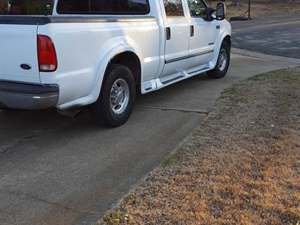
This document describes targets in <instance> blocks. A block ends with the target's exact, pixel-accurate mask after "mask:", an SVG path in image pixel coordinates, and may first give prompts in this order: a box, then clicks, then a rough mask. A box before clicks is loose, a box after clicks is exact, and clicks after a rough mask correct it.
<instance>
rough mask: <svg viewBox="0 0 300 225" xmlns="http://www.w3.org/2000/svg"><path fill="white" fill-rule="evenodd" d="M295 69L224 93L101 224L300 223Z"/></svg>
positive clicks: (299, 95)
mask: <svg viewBox="0 0 300 225" xmlns="http://www.w3.org/2000/svg"><path fill="white" fill-rule="evenodd" d="M299 99H300V68H297V69H287V70H280V71H276V72H271V73H268V74H263V75H258V76H256V77H254V78H251V79H249V80H247V81H243V82H241V83H239V84H237V85H234V86H233V87H232V88H230V89H228V90H226V91H225V92H224V93H223V94H222V97H221V98H219V100H218V101H217V104H216V106H215V109H214V110H213V111H212V112H211V113H210V114H209V115H208V117H207V119H206V120H205V121H204V122H203V123H202V124H199V127H198V129H196V130H195V131H194V132H193V134H192V135H191V136H190V137H189V138H188V139H187V140H186V141H185V142H184V143H183V144H182V145H181V147H179V149H178V150H177V151H176V152H174V153H173V154H171V155H170V157H168V158H167V159H166V160H165V161H164V162H163V163H162V165H161V167H159V168H157V169H155V170H154V171H153V172H152V173H151V174H150V175H149V176H148V177H147V178H146V179H145V180H144V181H143V182H142V184H141V185H139V186H138V187H137V188H136V189H135V190H134V191H132V192H131V193H130V194H129V195H128V196H126V197H125V198H124V199H123V200H122V201H121V202H120V204H119V205H118V206H117V207H116V208H115V209H113V210H112V211H110V212H108V213H107V215H106V216H105V217H104V218H102V219H101V220H99V221H98V224H106V225H117V224H122V225H125V224H126V225H127V224H128V225H129V224H130V225H142V224H147V225H148V224H149V225H150V224H151V225H152V224H153V225H154V224H157V225H158V224H163V225H169V224H170V225H198V224H199V225H206V224H224V225H225V224H230V225H234V224H239V225H250V224H253V225H259V224H270V225H277V224H278V225H285V224H286V225H298V224H300V110H299V109H300V100H299Z"/></svg>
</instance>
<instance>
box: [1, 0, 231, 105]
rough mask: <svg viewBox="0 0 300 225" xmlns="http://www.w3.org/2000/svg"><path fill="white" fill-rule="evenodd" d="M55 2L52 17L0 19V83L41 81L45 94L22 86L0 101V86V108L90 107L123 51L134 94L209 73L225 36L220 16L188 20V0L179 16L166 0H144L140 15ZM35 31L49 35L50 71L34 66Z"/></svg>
mask: <svg viewBox="0 0 300 225" xmlns="http://www.w3.org/2000/svg"><path fill="white" fill-rule="evenodd" d="M59 1H60V0H56V1H55V2H54V6H53V12H52V15H48V16H11V15H4V16H0V49H1V51H0V80H1V82H4V84H5V85H6V84H7V83H9V84H11V85H13V83H14V82H16V83H18V84H20V83H21V84H25V85H27V84H28V85H33V86H34V85H38V86H39V87H43V86H45V87H46V89H47V88H50V99H51V100H50V102H47V101H48V100H47V98H48V97H49V93H47V92H45V94H46V95H45V96H43V95H41V96H39V94H38V92H39V91H37V92H36V93H35V92H33V95H30V93H29V92H30V88H29V90H26V91H25V93H21V94H24V95H23V96H22V97H21V98H19V99H18V98H15V97H16V96H15V95H16V94H17V93H15V92H14V93H13V94H14V96H11V95H10V96H9V97H8V98H6V97H7V96H8V95H7V93H5V88H4V89H3V90H2V89H1V87H4V86H5V85H4V84H3V85H1V84H0V105H1V104H2V105H4V106H6V107H9V108H20V109H36V108H46V107H50V106H54V107H57V108H58V109H61V110H65V109H70V108H75V107H81V106H85V105H90V104H93V103H95V102H96V101H97V99H98V98H99V94H100V92H101V88H102V82H103V79H104V76H105V71H106V69H107V67H108V65H109V63H110V62H111V61H112V60H113V59H114V58H115V57H117V56H118V55H120V54H125V53H126V54H127V53H130V55H132V56H135V57H136V59H138V62H139V64H140V71H139V72H138V73H139V74H138V76H139V78H138V79H137V81H138V84H137V85H138V87H139V90H140V92H141V93H142V94H145V93H148V92H152V91H155V90H158V89H161V88H163V87H166V86H168V85H171V84H173V83H175V82H178V81H180V80H183V79H187V78H189V77H191V76H195V75H198V74H200V73H203V72H206V71H209V70H212V69H213V68H214V67H215V66H216V64H217V60H218V55H219V51H220V47H221V44H222V42H223V40H224V39H225V38H228V39H230V36H231V26H230V24H229V22H227V21H226V20H212V21H206V20H205V19H203V18H202V17H192V16H191V15H190V9H189V5H188V0H182V5H183V10H184V16H167V15H166V11H165V7H164V3H165V1H166V0H158V1H154V0H150V1H149V5H150V11H149V13H147V14H145V15H114V14H111V15H96V14H94V15H81V14H80V13H79V14H59V13H58V12H57V4H58V2H59ZM179 1H180V0H179ZM167 29H169V30H167ZM167 31H169V32H170V34H168V32H167ZM38 35H44V36H47V37H49V38H50V39H51V40H52V42H53V44H54V46H55V51H56V57H57V69H56V70H55V71H52V72H42V71H40V70H39V62H38V55H37V51H38V49H37V48H38V47H37V36H38ZM168 35H170V37H167V36H168ZM128 60H131V59H130V58H128ZM22 65H23V66H22ZM24 65H25V66H24ZM13 89H15V88H14V87H13ZM16 89H18V88H16ZM21 89H22V88H21ZM14 91H15V90H14ZM27 92H28V94H29V95H28V96H27V97H28V98H31V99H30V100H29V102H28V101H27V100H28V99H27V97H26V96H25V95H26V93H27ZM11 93H12V92H10V94H11ZM41 93H44V92H43V91H42V92H41ZM11 101H13V102H11Z"/></svg>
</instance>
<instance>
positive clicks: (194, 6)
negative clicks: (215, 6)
mask: <svg viewBox="0 0 300 225" xmlns="http://www.w3.org/2000/svg"><path fill="white" fill-rule="evenodd" d="M188 4H189V9H190V14H191V17H205V16H206V14H205V10H206V8H207V6H206V4H205V3H204V2H203V1H202V0H188Z"/></svg>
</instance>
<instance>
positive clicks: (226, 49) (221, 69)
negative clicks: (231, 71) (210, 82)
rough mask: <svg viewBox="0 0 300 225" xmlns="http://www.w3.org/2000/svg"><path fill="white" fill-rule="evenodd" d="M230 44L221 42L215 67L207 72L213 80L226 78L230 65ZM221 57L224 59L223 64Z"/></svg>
mask: <svg viewBox="0 0 300 225" xmlns="http://www.w3.org/2000/svg"><path fill="white" fill-rule="evenodd" d="M230 48H231V47H230V44H229V43H228V42H226V41H225V42H223V44H222V46H221V49H220V52H219V56H218V61H217V64H216V67H215V68H214V69H213V70H211V71H209V72H208V75H209V76H210V77H212V78H215V79H220V78H223V77H225V76H226V74H227V72H228V68H229V65H230ZM223 54H224V55H223ZM222 57H226V59H225V60H226V63H225V64H223V61H222V62H221V60H222Z"/></svg>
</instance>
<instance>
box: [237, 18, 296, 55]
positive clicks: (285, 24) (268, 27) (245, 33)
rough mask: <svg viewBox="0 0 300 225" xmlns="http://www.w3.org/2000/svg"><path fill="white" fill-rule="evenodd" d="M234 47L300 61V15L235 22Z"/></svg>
mask: <svg viewBox="0 0 300 225" xmlns="http://www.w3.org/2000/svg"><path fill="white" fill-rule="evenodd" d="M232 25H233V31H234V35H233V46H234V47H236V48H242V49H247V50H251V51H256V52H262V53H266V54H270V55H279V56H285V57H292V58H299V59H300V15H286V16H277V17H270V18H260V19H254V20H251V21H235V22H232Z"/></svg>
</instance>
